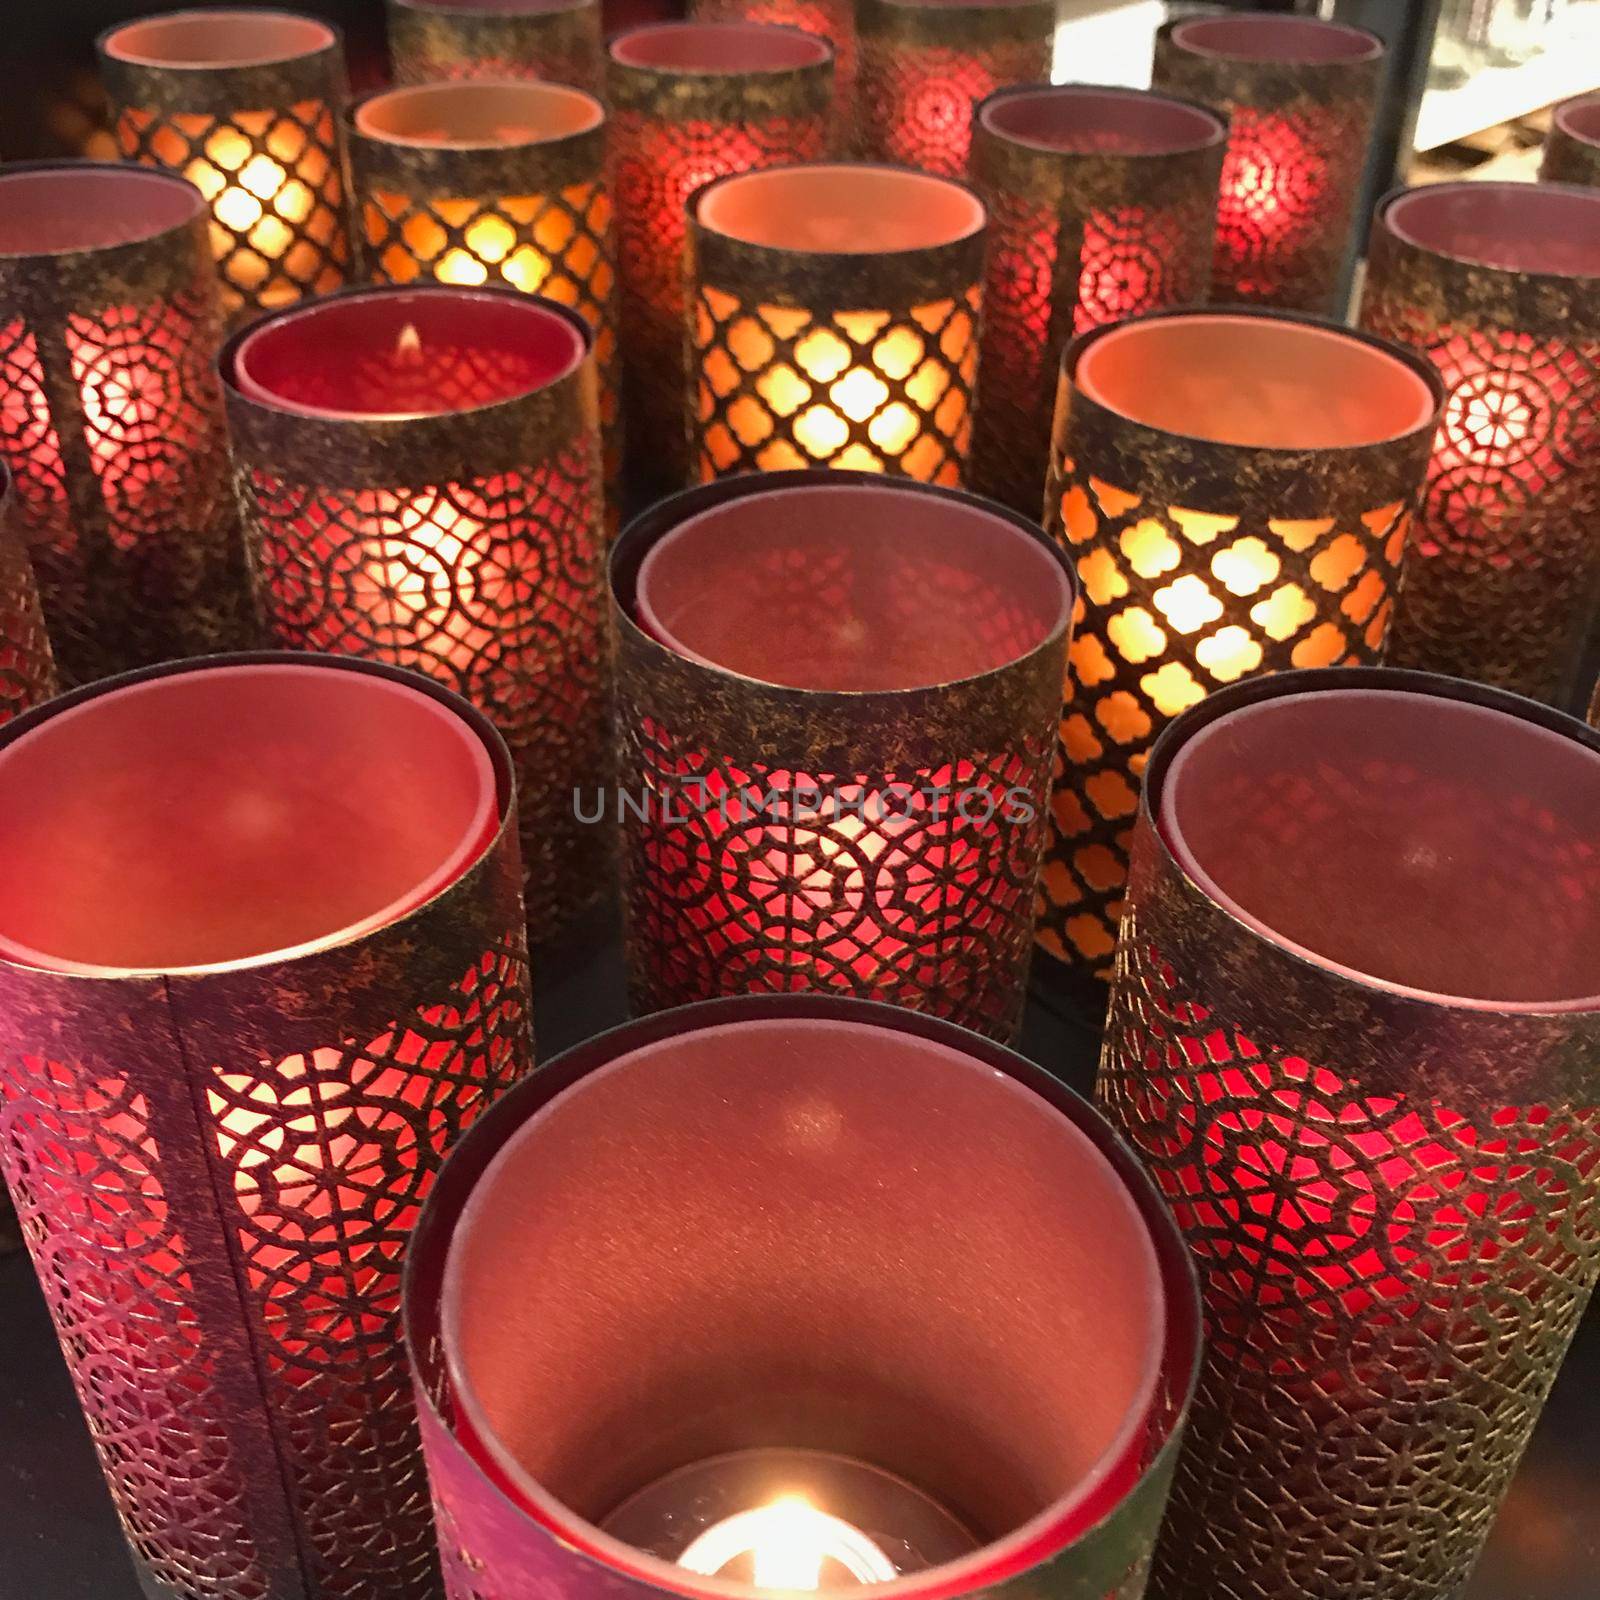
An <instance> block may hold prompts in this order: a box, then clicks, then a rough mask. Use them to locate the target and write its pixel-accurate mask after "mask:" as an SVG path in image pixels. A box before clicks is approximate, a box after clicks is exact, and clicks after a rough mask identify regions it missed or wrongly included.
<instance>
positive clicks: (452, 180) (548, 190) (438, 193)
mask: <svg viewBox="0 0 1600 1600" xmlns="http://www.w3.org/2000/svg"><path fill="white" fill-rule="evenodd" d="M605 123H606V113H605V107H604V106H602V105H601V104H600V102H599V101H598V100H597V99H595V97H594V96H593V95H591V94H585V93H583V91H581V90H579V89H573V88H569V87H568V86H566V85H564V84H553V83H525V82H508V81H500V82H497V83H467V84H449V83H437V84H424V85H422V86H420V87H418V88H412V89H389V90H385V91H383V92H380V93H378V94H375V95H371V96H369V97H368V98H367V99H365V100H363V101H361V102H360V104H358V105H357V106H356V108H355V110H354V113H353V117H352V125H351V130H350V165H351V171H352V174H353V178H354V183H355V190H356V204H357V208H358V209H359V211H360V216H361V235H362V239H363V244H364V249H365V252H366V257H367V262H368V265H369V267H370V268H371V274H372V277H373V278H374V280H375V281H377V282H379V283H417V282H421V281H425V280H427V279H434V280H436V281H437V282H440V283H454V284H480V283H490V284H503V285H506V286H508V287H510V288H512V289H520V290H522V291H524V292H525V293H528V294H539V295H543V296H545V298H546V299H549V300H554V301H556V302H558V303H559V304H561V305H564V306H571V307H572V309H573V310H574V311H576V312H577V313H578V314H579V315H580V316H581V317H582V318H583V320H584V321H585V322H587V323H588V324H589V326H590V328H591V329H592V330H593V332H594V359H595V369H596V374H597V377H598V382H599V394H600V423H601V430H602V433H603V435H604V438H605V447H606V448H605V455H606V482H607V485H608V487H609V488H610V490H611V498H612V500H613V502H614V501H615V498H616V486H617V483H618V474H619V473H620V471H621V452H622V444H621V434H620V428H619V423H620V417H621V409H620V405H621V401H620V394H619V385H618V378H617V331H616V310H615V297H616V269H615V267H614V265H613V263H612V252H611V197H610V194H609V192H608V190H607V187H606V129H605Z"/></svg>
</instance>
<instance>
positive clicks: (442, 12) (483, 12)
mask: <svg viewBox="0 0 1600 1600" xmlns="http://www.w3.org/2000/svg"><path fill="white" fill-rule="evenodd" d="M385 4H386V5H387V6H388V7H389V9H390V10H391V11H415V12H418V13H420V14H422V15H424V16H430V17H470V18H473V19H478V18H483V19H487V20H490V21H509V22H517V21H525V22H531V21H534V20H536V19H537V18H539V17H559V16H566V15H567V14H568V13H570V12H575V11H598V10H599V9H600V0H385Z"/></svg>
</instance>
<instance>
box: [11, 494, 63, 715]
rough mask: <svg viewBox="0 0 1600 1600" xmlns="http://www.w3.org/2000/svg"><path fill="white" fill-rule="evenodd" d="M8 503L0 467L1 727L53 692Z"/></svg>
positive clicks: (33, 592)
mask: <svg viewBox="0 0 1600 1600" xmlns="http://www.w3.org/2000/svg"><path fill="white" fill-rule="evenodd" d="M13 497H14V490H13V488H12V485H11V475H10V473H8V472H7V471H6V469H5V467H4V465H3V464H0V723H4V722H6V721H8V720H9V719H10V718H12V717H14V716H16V715H17V714H18V713H19V712H23V711H26V710H27V709H28V707H29V706H32V705H37V704H38V702H39V701H41V700H47V699H49V697H50V696H51V695H52V694H54V693H55V689H56V669H55V662H54V661H53V660H52V659H51V656H50V640H49V637H48V636H47V635H46V633H45V630H44V613H43V612H42V611H41V610H40V608H39V586H38V584H36V583H35V582H34V577H33V563H32V562H31V561H29V559H28V551H27V548H26V546H25V545H24V544H23V543H22V540H21V538H20V537H19V536H18V535H17V533H16V532H15V531H14V530H13V528H12V527H11V510H12V501H13Z"/></svg>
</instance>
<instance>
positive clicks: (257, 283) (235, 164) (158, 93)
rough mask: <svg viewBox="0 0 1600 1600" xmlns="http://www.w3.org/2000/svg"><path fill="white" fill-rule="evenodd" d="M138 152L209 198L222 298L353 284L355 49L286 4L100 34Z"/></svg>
mask: <svg viewBox="0 0 1600 1600" xmlns="http://www.w3.org/2000/svg"><path fill="white" fill-rule="evenodd" d="M100 68H101V75H102V77H103V78H104V79H105V84H106V89H107V92H108V94H109V95H110V97H111V101H112V106H113V110H114V111H115V113H116V133H117V142H118V145H119V147H120V148H121V150H122V154H123V155H124V156H125V157H126V158H128V159H130V160H137V161H143V162H147V163H149V164H150V165H152V166H159V167H166V168H168V169H170V170H171V171H174V172H178V173H181V174H182V175H183V176H184V177H185V178H187V179H188V180H189V182H190V183H192V184H193V185H194V186H195V187H196V188H197V189H198V190H199V191H200V193H201V194H202V195H203V196H204V197H205V199H206V201H207V203H208V204H209V205H210V207H211V215H212V229H211V238H212V248H213V250H214V252H215V255H216V259H217V265H218V268H219V270H220V272H221V275H222V284H223V303H224V306H225V308H226V309H227V310H228V312H229V313H230V314H233V315H235V316H242V315H243V314H245V313H247V312H254V311H261V310H264V309H267V308H269V307H273V306H282V305H287V304H289V303H290V302H291V301H295V300H299V299H301V298H303V297H304V296H306V295H310V294H325V293H327V292H328V290H330V289H336V288H338V287H339V285H340V284H342V283H343V282H344V280H345V276H346V273H347V271H348V269H349V260H350V244H349V236H348V232H347V229H346V215H345V212H346V200H345V193H344V146H343V141H342V139H341V136H340V129H339V117H340V116H341V114H342V110H343V104H344V99H345V93H346V90H345V69H344V52H343V48H342V46H341V44H340V41H339V35H338V34H337V32H335V30H334V29H333V28H331V27H329V26H328V24H326V23H325V22H320V21H318V20H317V19H315V18H313V17H303V16H298V15H295V14H294V13H292V12H287V11H248V10H196V11H179V12H176V13H174V14H173V15H171V16H164V17H146V18H143V19H141V20H140V21H137V22H129V23H124V24H122V25H121V26H120V27H116V28H113V29H111V30H110V31H109V32H108V33H106V34H105V35H104V36H103V37H102V38H101V40H100Z"/></svg>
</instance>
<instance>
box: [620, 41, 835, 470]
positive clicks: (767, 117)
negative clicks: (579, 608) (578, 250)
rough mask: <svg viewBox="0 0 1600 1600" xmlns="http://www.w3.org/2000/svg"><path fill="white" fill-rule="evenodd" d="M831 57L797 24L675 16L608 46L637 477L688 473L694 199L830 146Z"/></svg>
mask: <svg viewBox="0 0 1600 1600" xmlns="http://www.w3.org/2000/svg"><path fill="white" fill-rule="evenodd" d="M832 88H833V53H832V50H831V48H830V47H829V46H828V45H827V44H826V43H825V42H824V41H823V40H820V39H818V38H816V37H815V36H814V35H812V34H808V33H802V32H800V31H799V30H797V29H795V28H774V27H763V26H761V25H759V24H756V23H741V22H666V23H656V24H653V25H651V26H648V27H643V28H635V29H633V30H631V31H630V32H628V33H624V34H622V35H621V36H620V37H618V38H616V39H613V40H612V41H611V46H610V52H609V64H608V67H607V80H606V95H607V99H608V101H609V102H610V106H611V181H612V184H613V187H614V189H615V193H616V203H617V272H618V278H619V281H620V284H621V290H622V295H621V299H622V328H623V348H624V352H625V356H624V367H623V377H624V385H625V391H624V392H625V403H626V409H627V415H628V424H627V425H628V433H629V436H630V437H631V438H633V439H634V440H635V441H636V442H637V445H638V448H637V449H635V450H634V452H633V462H632V463H631V464H630V465H631V467H632V469H633V470H632V473H631V475H632V476H633V477H634V478H635V479H637V480H638V481H639V482H640V483H641V484H643V485H645V486H646V487H648V488H653V489H657V490H667V489H679V488H682V487H683V485H684V483H685V482H686V481H688V478H689V466H688V456H689V439H688V416H687V396H688V393H689V382H688V372H687V371H686V368H685V352H684V281H683V273H684V251H685V248H686V236H687V232H688V215H687V207H688V203H689V197H690V196H691V195H692V194H693V193H694V191H695V190H696V189H698V188H699V187H700V186H701V185H702V184H704V183H707V182H709V181H710V180H711V179H713V178H720V177H724V176H726V175H727V174H728V173H732V172H749V171H752V170H755V169H757V168H761V167H774V166H783V165H787V164H789V163H791V162H797V161H814V160H816V159H817V158H818V157H820V156H826V155H827V154H828V153H829V151H830V149H831V147H832V145H833V143H834V140H833V137H832V129H833V104H832V100H833V95H832Z"/></svg>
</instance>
